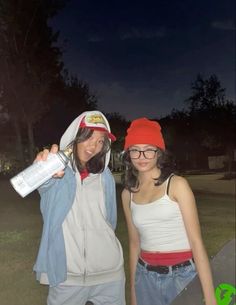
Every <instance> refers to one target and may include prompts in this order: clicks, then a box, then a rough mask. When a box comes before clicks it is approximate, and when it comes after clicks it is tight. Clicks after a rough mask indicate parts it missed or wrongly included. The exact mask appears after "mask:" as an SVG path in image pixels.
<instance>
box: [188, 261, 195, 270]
mask: <svg viewBox="0 0 236 305" xmlns="http://www.w3.org/2000/svg"><path fill="white" fill-rule="evenodd" d="M189 261H190V264H191V266H192V268H193V270H194V271H195V270H196V267H195V264H194V262H193V259H192V258H191V259H190V260H189Z"/></svg>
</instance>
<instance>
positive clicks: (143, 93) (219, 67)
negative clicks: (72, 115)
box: [50, 0, 235, 119]
mask: <svg viewBox="0 0 236 305" xmlns="http://www.w3.org/2000/svg"><path fill="white" fill-rule="evenodd" d="M50 24H51V25H52V26H53V29H54V30H55V31H56V30H59V31H60V39H59V43H58V45H59V46H60V47H62V48H63V50H65V51H64V56H63V60H64V63H65V67H66V68H67V69H68V70H69V72H71V73H73V74H76V75H77V76H78V78H79V79H82V80H84V81H86V82H87V83H88V84H89V86H90V89H91V91H92V93H95V94H96V95H97V97H98V106H99V109H100V110H102V111H104V112H119V113H120V114H122V115H124V116H125V117H126V118H127V119H133V118H136V117H140V116H147V117H150V118H152V117H158V118H160V117H162V116H165V115H167V114H170V112H171V110H172V109H173V108H175V109H178V110H182V108H184V107H185V106H186V105H185V104H184V100H185V99H186V98H188V97H189V96H190V94H191V91H190V86H191V83H192V82H193V81H194V80H195V79H196V77H197V74H198V73H200V74H202V75H203V77H204V78H208V77H209V76H210V75H211V74H216V75H217V76H218V78H219V80H220V81H221V84H222V87H224V88H226V96H227V98H229V99H233V100H234V101H235V1H234V0H226V1H223V0H212V1H210V0H199V1H197V0H188V1H187V0H180V1H167V0H163V1H159V0H156V1H128V0H126V1H123V0H120V1H98V0H97V1H80V0H70V2H69V3H68V4H67V5H66V7H65V8H64V9H63V10H62V11H61V12H59V14H58V15H57V16H56V17H55V18H54V19H53V20H52V21H51V23H50ZM65 40H66V42H65Z"/></svg>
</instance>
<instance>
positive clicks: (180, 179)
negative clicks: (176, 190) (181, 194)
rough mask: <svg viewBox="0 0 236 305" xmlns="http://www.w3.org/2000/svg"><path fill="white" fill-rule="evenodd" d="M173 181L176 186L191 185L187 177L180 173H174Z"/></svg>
mask: <svg viewBox="0 0 236 305" xmlns="http://www.w3.org/2000/svg"><path fill="white" fill-rule="evenodd" d="M171 183H172V184H174V185H175V186H176V187H189V183H188V181H187V179H186V178H184V177H182V176H178V175H174V176H173V177H172V178H171Z"/></svg>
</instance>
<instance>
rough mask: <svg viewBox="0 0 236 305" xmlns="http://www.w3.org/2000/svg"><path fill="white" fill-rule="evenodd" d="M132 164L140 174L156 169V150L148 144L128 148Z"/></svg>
mask: <svg viewBox="0 0 236 305" xmlns="http://www.w3.org/2000/svg"><path fill="white" fill-rule="evenodd" d="M129 155H130V159H131V162H132V164H133V165H134V167H135V168H136V169H137V170H138V171H140V172H146V171H150V170H153V169H156V168H157V166H156V163H157V158H158V152H157V148H156V147H155V146H152V145H148V144H136V145H133V146H131V147H129Z"/></svg>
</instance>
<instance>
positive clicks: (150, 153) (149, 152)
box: [129, 149, 157, 159]
mask: <svg viewBox="0 0 236 305" xmlns="http://www.w3.org/2000/svg"><path fill="white" fill-rule="evenodd" d="M156 152H157V149H146V150H138V149H130V150H129V155H130V158H131V159H139V158H140V156H141V154H143V156H144V158H145V159H154V158H155V156H156Z"/></svg>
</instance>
